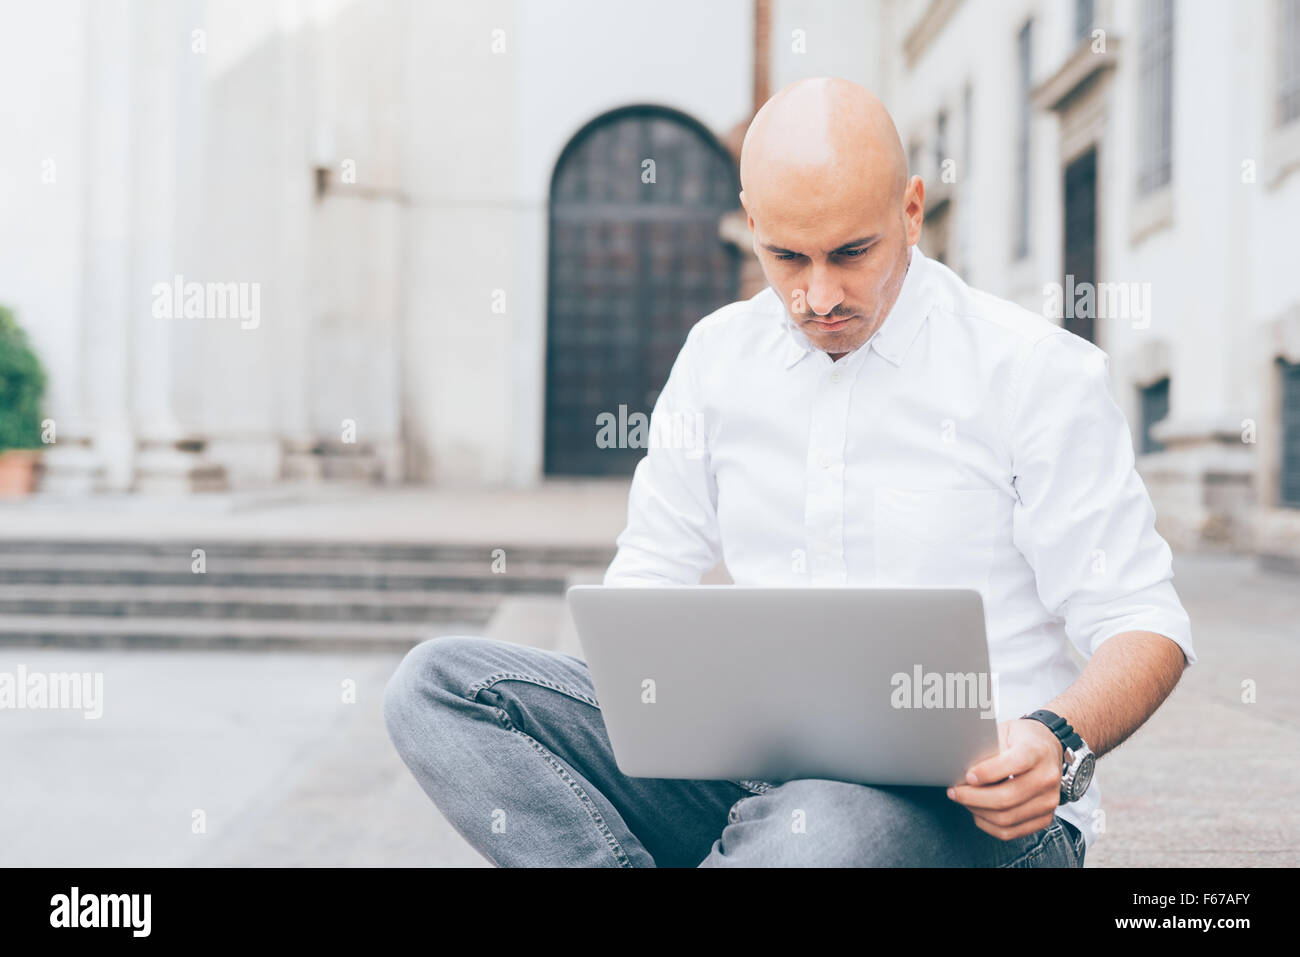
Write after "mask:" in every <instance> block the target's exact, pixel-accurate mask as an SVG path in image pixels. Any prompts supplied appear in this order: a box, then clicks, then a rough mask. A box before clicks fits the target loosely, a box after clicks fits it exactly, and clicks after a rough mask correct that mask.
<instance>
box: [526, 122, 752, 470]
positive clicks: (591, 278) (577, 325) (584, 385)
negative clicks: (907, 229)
mask: <svg viewBox="0 0 1300 957" xmlns="http://www.w3.org/2000/svg"><path fill="white" fill-rule="evenodd" d="M646 160H653V167H652V169H653V182H647V181H646V180H647V179H649V178H650V173H649V170H650V169H651V167H650V166H649V165H648V164H646V162H645V161H646ZM739 191H740V184H739V182H738V176H737V174H736V168H735V163H734V162H733V161H732V159H731V157H730V155H729V154H728V153H727V152H726V151H725V150H724V149H723V148H722V147H721V146H720V145H719V144H718V143H717V141H716V140H715V139H714V138H713V137H712V136H711V135H710V134H709V132H708V131H707V130H706V129H705V128H704V127H702V126H701V125H700V124H698V123H696V122H695V121H694V120H692V119H690V118H689V117H686V116H684V115H683V114H680V113H676V112H674V111H671V110H667V109H661V108H657V107H644V106H637V107H628V108H626V109H620V110H616V111H614V112H612V113H607V114H605V115H604V116H601V117H599V118H598V119H596V120H594V121H593V122H591V123H589V124H588V125H587V126H585V127H584V128H583V129H582V130H580V131H579V132H578V134H577V135H576V136H574V138H573V139H572V140H571V141H570V143H569V145H568V146H567V147H565V149H564V152H563V153H562V154H561V156H560V159H559V162H558V163H557V164H556V167H555V175H554V177H553V178H552V180H551V209H550V254H549V259H550V262H549V273H548V275H549V282H548V292H547V332H546V449H545V465H544V471H545V473H546V474H547V475H627V474H631V472H632V471H633V469H634V468H635V467H636V463H637V462H638V461H639V460H640V459H641V457H642V456H644V455H645V453H646V450H645V448H643V447H637V446H636V443H635V440H636V438H637V436H636V435H635V434H633V433H632V431H631V429H632V426H631V425H630V424H629V425H628V427H627V434H628V438H629V439H630V440H631V441H629V442H627V443H626V447H617V446H616V447H601V445H599V444H598V442H597V435H598V426H597V422H598V419H599V417H600V416H601V415H602V414H603V413H608V414H610V415H611V416H612V417H613V419H614V420H616V421H617V422H618V423H619V426H620V428H619V437H620V439H621V438H622V436H623V430H622V428H621V426H622V423H624V422H628V423H631V422H633V421H634V420H633V419H632V416H633V414H634V413H636V412H641V413H643V414H644V415H645V416H646V418H647V419H648V418H649V415H650V412H651V410H652V409H653V408H654V402H655V399H656V398H658V395H659V390H660V389H662V387H663V384H664V382H665V380H666V379H667V378H668V372H669V370H670V369H671V368H672V364H673V360H674V359H675V358H676V356H677V353H678V351H679V350H680V349H681V347H682V343H683V342H685V341H686V334H687V332H689V331H690V328H691V326H692V325H694V324H695V322H696V321H698V320H699V319H700V318H701V317H703V316H705V315H707V314H708V313H710V312H712V311H713V310H714V309H716V308H718V307H719V306H721V305H725V304H726V303H728V302H731V301H733V300H734V299H735V298H736V295H737V288H738V269H739V256H738V251H737V250H736V249H735V247H734V246H732V245H731V244H729V243H727V242H726V241H725V240H723V239H721V238H720V237H719V235H718V222H719V220H720V219H721V217H722V215H723V214H724V213H725V212H727V211H729V210H732V209H735V208H737V207H738V206H739V199H738V198H737V194H738V193H739ZM606 437H608V436H606ZM620 444H621V443H620Z"/></svg>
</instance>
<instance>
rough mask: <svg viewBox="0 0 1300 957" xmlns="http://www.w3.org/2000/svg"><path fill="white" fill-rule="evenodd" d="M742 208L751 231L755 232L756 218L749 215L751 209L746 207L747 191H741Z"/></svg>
mask: <svg viewBox="0 0 1300 957" xmlns="http://www.w3.org/2000/svg"><path fill="white" fill-rule="evenodd" d="M740 207H741V209H743V210H744V211H745V221H746V223H747V224H748V226H749V231H750V232H751V233H752V232H753V231H754V217H753V216H751V215H749V207H748V206H746V205H745V191H744V190H743V189H742V190H741V191H740Z"/></svg>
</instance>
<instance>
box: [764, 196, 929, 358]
mask: <svg viewBox="0 0 1300 957" xmlns="http://www.w3.org/2000/svg"><path fill="white" fill-rule="evenodd" d="M920 182H921V181H920V179H915V178H914V179H913V181H912V182H911V183H909V184H908V188H907V190H906V191H905V195H904V197H897V196H893V197H891V196H888V195H887V194H886V195H872V194H873V193H876V194H878V193H880V192H881V191H880V190H878V189H876V190H873V189H871V188H869V187H868V188H867V189H861V188H854V187H853V186H852V185H847V188H845V187H846V184H843V183H838V184H834V185H833V186H831V188H829V189H828V188H827V187H828V185H830V184H826V183H822V184H820V185H813V184H808V188H806V189H803V190H800V189H798V188H797V184H795V183H791V184H790V185H789V187H788V188H787V189H785V190H782V191H768V192H765V193H764V194H763V195H762V196H759V197H755V198H754V202H753V204H752V205H751V204H750V203H749V202H746V198H745V197H744V196H743V195H742V202H745V203H746V210H747V211H748V213H749V224H750V229H751V230H753V236H754V252H755V254H756V255H757V256H758V259H759V263H760V264H761V265H762V267H763V274H764V276H766V277H767V281H768V283H769V284H770V285H771V286H772V288H773V289H775V290H776V292H777V293H778V294H779V295H780V297H781V300H782V302H783V303H784V304H785V307H786V311H787V312H788V313H789V314H790V318H791V319H793V320H794V321H795V322H796V323H797V324H798V326H799V328H800V329H801V330H803V332H804V333H805V334H806V335H807V336H808V338H809V340H810V341H811V342H812V343H813V345H814V346H816V347H818V348H820V349H822V350H824V351H825V352H827V353H829V354H830V355H832V356H839V355H841V354H843V353H846V352H851V351H853V350H854V349H857V348H858V347H859V346H861V345H862V344H863V343H864V342H866V341H867V340H868V339H869V338H871V336H872V335H873V334H874V333H875V331H876V329H877V328H879V326H880V324H881V323H882V322H883V321H884V319H885V317H886V315H888V312H889V309H890V308H891V307H892V306H893V304H894V301H895V300H896V299H897V298H898V293H899V290H900V289H901V288H902V284H903V278H904V277H905V275H906V273H907V265H908V261H909V257H910V255H911V245H912V243H914V242H916V238H917V237H918V236H919V226H920V223H919V218H918V221H917V223H916V227H917V228H916V230H915V233H916V235H915V236H914V235H913V232H914V231H913V230H912V229H911V221H910V219H909V218H908V214H907V211H906V206H907V203H906V201H907V199H908V198H909V194H912V193H913V192H914V191H915V190H919V189H922V188H923V187H921V186H920ZM918 205H919V204H918Z"/></svg>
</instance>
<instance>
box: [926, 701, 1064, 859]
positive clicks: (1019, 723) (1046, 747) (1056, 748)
mask: <svg viewBox="0 0 1300 957" xmlns="http://www.w3.org/2000/svg"><path fill="white" fill-rule="evenodd" d="M998 741H999V744H1000V745H1001V748H1002V750H1001V753H999V754H996V755H994V756H993V757H991V758H985V759H984V760H983V761H981V762H980V763H979V764H977V765H975V766H974V767H973V768H971V769H970V770H969V771H967V772H966V781H967V783H966V784H962V785H959V786H957V787H955V788H949V789H948V797H950V798H952V799H953V800H954V801H956V802H957V803H958V804H964V805H966V807H968V808H970V811H971V814H973V815H974V816H975V825H976V826H977V827H978V828H979V829H980V830H981V831H985V832H987V833H989V834H992V835H993V836H994V837H996V838H1000V839H1001V840H1004V841H1009V840H1011V839H1012V838H1016V837H1023V836H1024V835H1026V834H1033V833H1034V832H1035V831H1041V830H1042V829H1043V828H1045V827H1047V826H1048V825H1049V824H1051V823H1052V818H1053V816H1054V815H1055V814H1056V808H1057V806H1058V805H1059V804H1060V803H1061V764H1062V762H1063V761H1064V760H1065V748H1064V746H1063V745H1062V744H1061V742H1060V741H1058V740H1057V738H1056V735H1054V734H1052V732H1051V731H1049V730H1048V728H1047V726H1046V725H1045V724H1043V723H1042V722H1041V721H1033V720H1030V719H1027V718H1017V719H1016V720H1014V721H1003V722H1001V723H1000V724H999V725H998Z"/></svg>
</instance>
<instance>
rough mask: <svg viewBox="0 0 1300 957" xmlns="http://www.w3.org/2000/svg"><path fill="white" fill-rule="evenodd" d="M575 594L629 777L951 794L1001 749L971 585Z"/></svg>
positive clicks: (597, 588)
mask: <svg viewBox="0 0 1300 957" xmlns="http://www.w3.org/2000/svg"><path fill="white" fill-rule="evenodd" d="M567 597H568V602H569V608H570V610H571V612H572V613H573V619H574V623H575V624H576V625H577V629H578V638H579V640H580V642H581V644H582V650H583V653H584V655H585V656H586V661H587V665H588V667H589V668H590V669H591V677H592V682H593V683H594V685H595V690H596V698H597V700H598V701H599V702H600V707H601V712H602V714H603V716H604V719H605V727H606V729H607V730H608V732H609V740H610V744H611V746H612V747H613V750H614V758H615V760H616V762H617V763H618V767H619V769H620V770H621V771H622V772H623V773H624V774H627V775H629V776H631V777H651V778H691V779H704V780H710V779H716V780H731V781H739V780H758V781H768V782H772V783H777V782H780V781H790V780H795V779H799V778H829V779H833V780H840V781H851V782H855V783H860V784H880V785H891V784H892V785H929V786H948V785H951V784H958V783H961V781H962V780H963V778H964V777H965V774H966V770H967V769H968V768H969V767H970V766H971V765H973V764H975V763H977V762H978V761H979V760H980V759H982V758H984V757H987V756H989V755H993V754H996V753H997V751H998V735H997V717H996V694H997V686H996V676H993V675H990V673H989V660H988V642H987V638H986V634H985V630H984V606H983V602H982V601H981V598H980V593H979V592H977V591H974V590H972V589H962V588H848V587H792V588H761V587H746V586H736V585H665V586H633V587H606V586H602V585H575V586H573V587H571V588H570V589H569V590H568V592H567Z"/></svg>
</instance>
